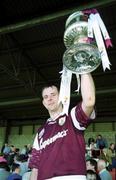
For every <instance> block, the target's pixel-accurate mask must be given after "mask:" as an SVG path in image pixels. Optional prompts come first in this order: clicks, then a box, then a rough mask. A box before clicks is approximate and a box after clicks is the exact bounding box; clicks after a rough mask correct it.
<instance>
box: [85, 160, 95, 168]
mask: <svg viewBox="0 0 116 180" xmlns="http://www.w3.org/2000/svg"><path fill="white" fill-rule="evenodd" d="M88 161H89V162H90V164H91V165H92V166H94V168H95V171H96V170H97V161H96V160H95V159H87V160H86V162H88Z"/></svg>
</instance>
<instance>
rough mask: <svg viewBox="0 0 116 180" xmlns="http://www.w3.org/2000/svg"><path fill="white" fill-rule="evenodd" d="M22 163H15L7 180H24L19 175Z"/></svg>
mask: <svg viewBox="0 0 116 180" xmlns="http://www.w3.org/2000/svg"><path fill="white" fill-rule="evenodd" d="M19 172H20V165H19V164H16V163H13V165H12V174H11V175H10V176H9V177H8V178H7V180H16V179H17V180H22V176H20V175H19Z"/></svg>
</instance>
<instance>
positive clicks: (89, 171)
mask: <svg viewBox="0 0 116 180" xmlns="http://www.w3.org/2000/svg"><path fill="white" fill-rule="evenodd" d="M88 175H90V176H88ZM93 177H94V179H93ZM96 179H97V174H96V172H94V171H93V170H87V180H96Z"/></svg>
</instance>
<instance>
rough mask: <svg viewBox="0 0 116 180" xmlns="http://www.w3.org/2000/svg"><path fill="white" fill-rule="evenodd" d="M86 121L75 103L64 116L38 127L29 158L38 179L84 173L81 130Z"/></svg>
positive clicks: (88, 121)
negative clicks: (36, 171) (36, 170)
mask: <svg viewBox="0 0 116 180" xmlns="http://www.w3.org/2000/svg"><path fill="white" fill-rule="evenodd" d="M90 122H91V119H90V118H88V117H87V116H86V115H85V113H84V112H83V110H82V107H81V104H79V105H78V106H76V107H74V108H73V109H72V110H71V113H70V114H69V115H68V116H67V115H60V116H59V117H58V118H56V119H55V120H52V119H48V120H47V122H46V124H45V125H44V126H43V127H42V128H40V129H39V130H38V133H37V135H36V137H35V140H34V144H33V150H32V157H31V159H30V162H29V167H30V168H36V169H38V180H44V179H48V178H52V177H56V176H64V175H86V163H85V140H84V130H85V128H86V127H87V126H88V125H89V123H90Z"/></svg>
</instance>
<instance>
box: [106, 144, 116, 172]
mask: <svg viewBox="0 0 116 180" xmlns="http://www.w3.org/2000/svg"><path fill="white" fill-rule="evenodd" d="M114 159H115V144H114V143H111V144H110V146H109V148H108V149H107V151H106V160H107V162H108V163H109V166H108V167H109V170H112V168H113V160H114ZM115 168H116V167H115Z"/></svg>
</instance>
